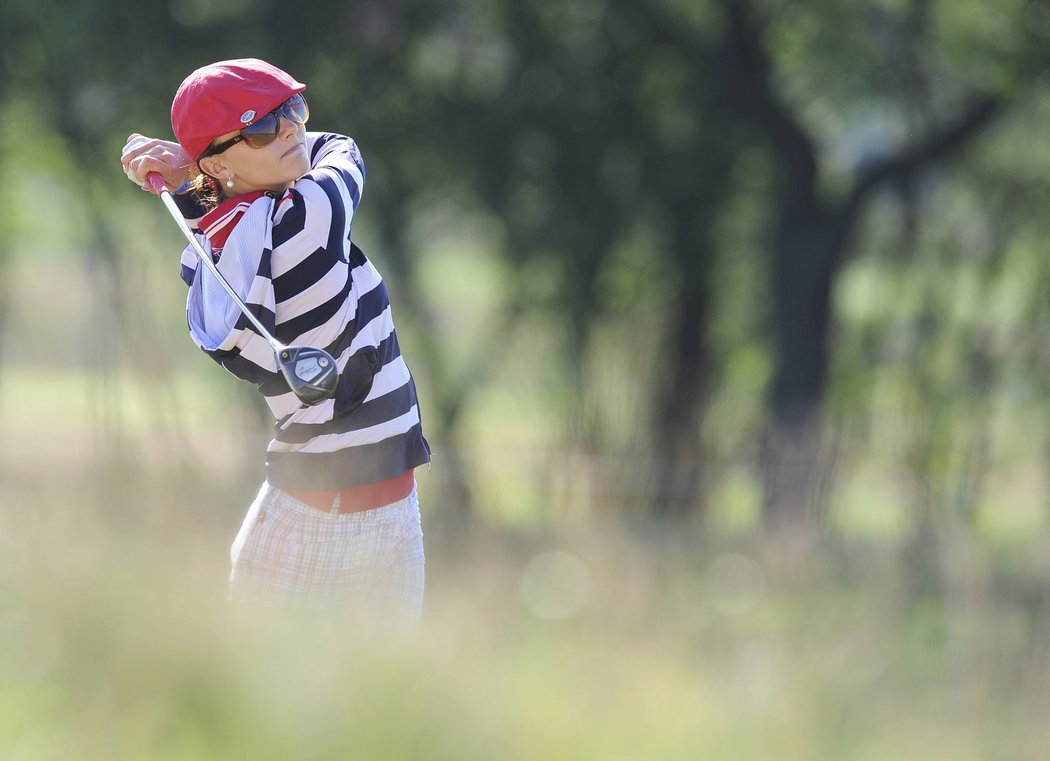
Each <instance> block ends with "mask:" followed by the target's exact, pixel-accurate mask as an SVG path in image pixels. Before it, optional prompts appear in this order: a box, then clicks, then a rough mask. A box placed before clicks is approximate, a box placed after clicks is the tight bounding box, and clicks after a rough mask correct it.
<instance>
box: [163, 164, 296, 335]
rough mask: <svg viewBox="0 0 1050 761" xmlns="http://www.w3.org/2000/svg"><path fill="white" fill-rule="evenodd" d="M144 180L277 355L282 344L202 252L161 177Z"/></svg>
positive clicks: (208, 267) (207, 267)
mask: <svg viewBox="0 0 1050 761" xmlns="http://www.w3.org/2000/svg"><path fill="white" fill-rule="evenodd" d="M146 180H147V181H148V182H149V184H150V186H151V187H152V188H153V192H154V193H156V194H157V195H158V196H160V200H161V201H163V202H164V208H166V209H167V210H168V213H170V214H171V216H172V219H174V220H175V222H176V224H178V226H179V229H180V230H182V234H183V235H185V236H186V240H188V241H189V242H190V246H192V247H193V251H194V253H196V254H197V258H198V259H199V260H200V263H201V264H203V265H204V267H205V268H206V269H207V270H208V271H209V272H210V273H211V274H212V275H214V276H215V279H216V280H217V281H218V283H219V285H221V286H222V288H223V290H224V291H226V293H228V294H229V296H230V298H231V299H233V303H234V304H236V305H237V306H238V307H239V308H240V310H241V312H242V313H243V314H244V316H245V317H247V318H248V320H249V321H250V322H251V324H252V325H254V326H255V329H256V331H258V333H259V335H261V336H262V337H263V338H265V339H266V341H267V343H269V344H270V346H271V347H272V348H273V350H274V353H275V354H276V353H279V352H280V351H281V350H282V349H284V348H285V346H284V344H282V343H281V342H280V341H278V340H277V339H276V338H274V337H273V335H272V334H271V333H270V331H269V330H267V329H266V326H265V325H263V324H262V323H261V322H260V321H259V318H257V317H256V316H255V315H254V314H252V312H251V310H250V309H248V305H247V304H245V303H244V301H243V300H242V299H241V297H240V296H239V295H237V291H235V290H234V289H233V287H232V286H231V285H230V284H229V283H227V282H226V278H224V277H223V276H222V273H220V272H219V268H218V267H216V266H215V262H213V261H212V258H211V256H209V255H208V252H207V251H205V250H204V248H203V247H202V246H201V244H200V241H198V240H197V237H196V236H195V235H194V234H193V232H192V231H191V230H190V228H189V226H188V225H187V224H186V220H185V219H183V217H182V212H181V211H179V207H178V206H176V205H175V200H174V199H173V198H172V197H171V193H170V192H168V189H167V188H166V187H165V185H164V178H163V177H161V176H160V174H159V173H158V172H150V173H149V174H148V175H147V176H146Z"/></svg>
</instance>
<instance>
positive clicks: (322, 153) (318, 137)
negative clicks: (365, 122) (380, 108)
mask: <svg viewBox="0 0 1050 761" xmlns="http://www.w3.org/2000/svg"><path fill="white" fill-rule="evenodd" d="M306 137H307V146H308V147H309V150H310V172H308V173H307V175H306V176H307V177H309V176H310V174H311V173H312V172H313V171H314V170H315V169H317V168H319V167H323V166H325V165H329V164H339V163H345V162H349V163H351V164H353V165H355V166H357V167H358V169H360V170H361V171H363V170H364V159H363V158H362V157H361V149H360V148H359V147H358V145H357V143H356V142H355V141H354V139H353V138H351V137H349V136H347V135H340V134H338V133H335V132H308V133H307V136H306Z"/></svg>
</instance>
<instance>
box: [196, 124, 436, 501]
mask: <svg viewBox="0 0 1050 761" xmlns="http://www.w3.org/2000/svg"><path fill="white" fill-rule="evenodd" d="M311 166H312V167H313V168H312V169H311V171H310V172H309V173H308V174H307V175H306V176H305V177H306V179H308V180H311V181H313V182H315V183H316V184H317V186H318V188H320V190H321V192H322V193H324V197H323V198H321V197H318V198H316V199H314V198H312V197H311V199H310V200H307V198H305V197H304V196H303V195H302V194H301V193H299V192H296V191H295V190H292V191H291V192H290V193H289V194H288V196H286V197H285V199H283V203H285V204H289V205H288V206H280V207H279V210H280V222H279V223H274V224H273V225H272V229H271V240H272V245H273V248H274V249H275V250H277V251H278V252H279V255H280V254H285V255H286V256H288V258H289V260H290V261H293V262H295V263H296V264H295V266H294V267H292V268H291V269H289V270H288V271H287V272H285V273H283V274H282V275H281V276H280V277H279V278H274V277H273V267H272V259H271V257H272V251H271V250H265V251H263V252H262V256H261V258H260V264H259V268H258V272H257V273H256V277H260V278H264V279H265V280H269V281H270V287H271V288H272V293H273V296H274V299H275V303H276V304H287V303H288V302H289V301H292V300H294V299H295V298H296V297H301V296H302V295H304V294H307V293H309V292H310V290H311V289H314V288H316V287H318V285H320V287H324V288H326V289H327V288H331V287H334V286H340V285H341V288H339V293H338V294H336V295H335V296H333V297H331V298H328V299H326V300H325V302H324V303H323V304H319V305H317V306H315V307H313V308H312V309H310V311H309V312H307V313H305V314H302V315H299V316H297V317H293V318H291V319H288V320H287V321H285V322H282V323H281V324H280V325H277V326H276V327H275V325H274V323H275V320H276V319H277V318H278V317H283V316H284V310H283V309H280V308H279V309H277V315H275V314H274V309H273V308H272V305H271V307H270V308H267V307H264V306H262V305H260V304H251V305H250V308H251V310H252V313H253V314H254V315H255V316H257V317H258V318H259V320H260V322H261V323H262V324H263V325H265V326H267V327H268V328H269V329H270V330H271V332H273V334H274V335H275V336H276V337H277V338H278V339H279V340H281V341H282V342H284V343H287V344H297V343H302V342H303V341H304V340H305V339H304V338H303V336H304V335H305V334H307V333H313V332H316V334H320V335H323V336H324V338H319V339H317V340H318V341H319V342H322V341H323V342H327V343H328V345H327V346H324V347H323V348H324V349H325V350H327V351H329V352H330V353H331V354H333V355H335V356H340V355H343V354H346V353H347V352H348V351H349V347H350V346H352V345H353V344H354V341H355V339H356V340H359V341H360V340H363V341H364V342H365V345H364V346H363V347H362V348H361V349H360V350H358V351H356V352H355V353H354V355H353V356H352V357H350V358H349V360H348V361H347V362H346V363H344V366H343V367H342V368H341V372H340V381H339V387H338V389H337V394H336V399H335V403H334V404H333V405H332V407H331V409H332V411H333V412H332V417H333V419H332V420H328V421H326V422H323V423H319V424H305V423H296V422H295V421H296V420H298V419H299V417H300V414H299V412H293V413H291V414H289V415H287V416H284V417H283V418H282V420H281V421H280V423H279V424H278V427H277V430H276V431H275V436H276V440H278V441H282V442H286V443H288V444H291V445H293V446H298V445H302V444H307V443H309V442H311V441H314V440H315V439H316V437H318V436H322V435H325V434H339V433H350V432H352V431H358V430H362V429H368V428H373V427H377V426H382V425H383V424H386V423H389V421H391V420H394V419H397V418H399V417H401V416H403V415H405V413H407V412H409V411H410V410H412V409H413V408H415V409H418V406H417V405H418V398H417V394H416V389H415V383H414V382H413V381H412V379H411V376H409V377H408V378H407V380H406V382H405V383H403V384H401V385H400V386H399V387H398V388H396V389H393V390H391V391H388V392H387V393H384V394H383V395H382V396H380V397H377V398H375V399H371V400H369V401H368V402H363V401H362V400H363V399H364V398H366V397H367V395H368V393H369V392H370V391H371V389H372V384H373V383H374V381H375V377H376V375H377V374H379V373H381V372H382V369H383V368H384V367H389V366H390V365H391V363H393V362H395V361H397V360H398V358H399V357H400V356H401V347H400V345H399V344H398V340H397V335H396V334H395V333H394V332H393V331H392V330H391V332H390V333H389V334H388V335H385V336H383V335H380V336H376V337H372V336H371V335H362V334H361V331H362V329H363V328H365V326H367V325H368V323H370V322H372V321H374V320H376V318H378V317H380V316H382V315H383V314H384V312H385V311H386V310H387V309H389V307H390V298H389V294H388V293H387V289H386V285H385V284H384V283H383V281H382V279H379V280H377V282H376V285H375V287H374V288H372V289H371V290H369V291H368V292H367V293H361V294H357V293H355V291H354V289H353V278H352V274H351V273H352V272H353V269H354V268H355V267H369V266H371V265H370V264H369V262H368V259H367V257H366V256H365V254H364V252H363V251H362V250H361V249H360V248H359V247H358V246H357V245H356V244H354V242H353V241H351V240H350V228H351V226H352V221H353V214H354V211H355V210H356V209H357V206H358V204H359V203H360V200H361V190H362V186H363V182H362V181H361V178H363V176H364V162H363V160H362V159H361V155H360V153H359V151H358V149H357V146H356V144H355V143H354V142H353V141H352V140H350V139H349V138H348V137H345V136H342V135H332V134H325V135H316V134H314V136H313V145H312V149H311ZM355 167H356V168H355ZM358 171H360V173H361V174H360V175H358ZM276 214H277V210H275V212H274V215H275V216H276ZM329 215H330V217H329ZM325 218H328V219H329V224H328V230H327V232H326V231H325V230H324V229H323V225H321V226H317V225H316V224H315V228H316V229H315V230H313V231H312V232H315V233H316V237H314V236H313V235H311V236H307V235H305V234H303V231H304V230H306V229H307V225H308V224H309V223H311V222H316V221H317V220H318V219H325ZM319 243H323V245H321V246H318V244H319ZM285 252H287V253H285ZM338 261H344V262H347V264H348V266H349V272H348V273H347V275H346V276H345V278H344V274H343V273H342V272H338V271H337V270H335V269H334V267H335V263H336V262H338ZM180 275H181V276H182V277H183V279H184V280H186V282H187V283H189V284H191V285H192V283H193V280H194V278H195V277H197V274H196V271H195V268H193V267H189V266H186V267H181V270H180ZM344 279H345V281H346V282H343V283H340V282H339V281H341V280H344ZM355 298H356V301H357V303H356V304H355V303H354V302H353V301H352V299H355ZM268 299H269V294H267V295H266V297H265V298H262V299H261V300H262V301H263V302H265V303H267V304H268V303H269V301H268ZM348 310H353V315H354V316H353V318H352V319H348V318H347V317H346V314H347V311H348ZM236 327H237V328H238V329H241V330H245V331H254V328H253V327H252V326H251V324H250V323H249V322H248V319H247V318H246V317H244V316H243V315H241V316H239V318H238V320H237V323H236ZM333 336H334V337H333ZM376 338H381V339H382V340H381V341H380V342H379V345H378V346H371V345H370V342H371V341H374V340H375V339H376ZM242 343H243V340H242ZM208 354H209V355H210V356H212V358H213V359H215V360H216V361H218V362H219V363H220V364H222V365H223V366H224V367H225V368H226V369H227V370H229V371H230V372H231V373H233V374H234V375H236V376H238V377H240V378H243V379H245V380H248V381H251V382H253V383H255V384H256V385H257V386H258V387H259V390H260V391H261V392H262V394H263V395H264V396H265V397H268V398H272V397H275V396H283V395H285V394H287V393H288V384H287V382H286V381H285V379H284V376H283V375H281V373H280V372H271V371H269V370H266V369H264V368H262V367H260V366H259V365H256V364H255V363H254V362H251V361H249V360H247V359H246V358H245V357H243V356H242V355H241V353H240V350H239V349H234V350H232V351H228V352H208ZM393 382H395V383H396V382H397V381H396V380H395V381H393ZM301 409H302V408H300V410H301ZM281 425H287V426H288V429H287V430H283V431H282V430H281V428H280V426H281ZM329 446H339V444H338V439H336V440H335V443H332V444H331V445H329ZM429 461H430V448H429V446H428V444H427V442H426V439H424V438H423V434H422V426H421V425H418V424H417V425H415V426H413V427H412V429H411V430H410V431H408V432H406V433H404V434H395V435H393V436H390V437H388V438H386V439H384V440H383V441H380V442H377V443H375V444H370V445H365V446H344V447H343V448H341V449H339V450H337V451H333V452H321V453H304V452H278V453H272V454H270V455H269V458H268V461H267V464H266V467H267V479H268V480H269V482H270V483H271V484H273V485H274V486H277V487H279V488H288V489H311V490H314V489H321V490H330V489H341V488H345V487H352V486H360V485H364V484H370V483H376V482H379V481H385V480H388V479H390V478H394V477H395V476H398V475H400V474H402V473H404V472H406V471H410V470H411V469H413V468H415V467H417V466H419V465H422V464H424V463H426V462H429Z"/></svg>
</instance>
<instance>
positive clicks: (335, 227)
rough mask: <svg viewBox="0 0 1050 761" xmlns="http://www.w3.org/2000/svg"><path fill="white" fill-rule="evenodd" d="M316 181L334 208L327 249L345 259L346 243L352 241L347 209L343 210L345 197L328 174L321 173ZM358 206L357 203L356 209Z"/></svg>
mask: <svg viewBox="0 0 1050 761" xmlns="http://www.w3.org/2000/svg"><path fill="white" fill-rule="evenodd" d="M314 180H315V182H316V183H317V186H318V187H319V188H321V190H323V191H324V194H325V195H326V196H328V203H329V205H330V206H331V208H332V222H331V227H329V228H328V242H327V243H326V244H325V247H326V248H327V249H328V250H329V251H332V252H339V256H340V257H344V256H345V250H346V241H347V240H349V239H350V230H349V229H348V225H347V224H346V209H344V208H343V196H342V194H341V193H340V192H339V184H338V183H337V182H336V181H335V179H333V178H332V177H331V176H329V175H328V173H327V172H325V173H324V174H321V173H320V172H319V173H318V175H317V176H316V177H315V178H314ZM351 190H352V188H351ZM356 206H357V204H356V203H355V204H354V207H355V208H356Z"/></svg>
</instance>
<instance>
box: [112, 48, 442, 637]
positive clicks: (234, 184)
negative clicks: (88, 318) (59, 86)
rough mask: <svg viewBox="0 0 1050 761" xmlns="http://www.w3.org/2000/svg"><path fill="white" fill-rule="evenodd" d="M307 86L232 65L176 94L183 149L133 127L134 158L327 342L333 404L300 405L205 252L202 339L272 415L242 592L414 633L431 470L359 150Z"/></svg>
mask: <svg viewBox="0 0 1050 761" xmlns="http://www.w3.org/2000/svg"><path fill="white" fill-rule="evenodd" d="M305 89H306V87H305V85H303V84H301V83H299V82H297V81H296V80H295V79H293V78H292V77H291V76H289V75H288V74H287V73H285V72H284V71H282V70H280V69H278V68H276V67H274V66H272V65H270V64H268V63H266V62H264V61H260V60H257V59H240V60H232V61H220V62H218V63H213V64H211V65H209V66H205V67H203V68H201V69H198V70H197V71H195V72H193V73H192V74H190V76H189V77H187V78H186V80H185V81H184V82H183V83H182V85H181V86H180V87H179V89H178V92H176V94H175V99H174V102H173V103H172V108H171V125H172V128H173V130H174V132H175V136H176V138H178V143H173V142H170V141H166V140H158V139H150V138H145V137H143V136H141V135H138V134H134V135H132V136H131V137H130V138H129V139H128V144H127V146H125V149H124V152H123V155H122V156H121V163H122V165H123V167H124V171H125V172H126V174H127V175H128V177H129V178H130V179H131V180H132V181H133V182H135V183H137V184H139V185H140V186H142V187H146V186H147V175H148V174H150V173H151V172H158V173H159V174H160V175H161V176H162V177H163V178H164V181H165V184H166V185H167V187H168V188H169V189H170V190H172V191H174V192H175V199H176V203H177V204H178V206H179V208H180V210H182V212H183V215H184V216H185V217H186V219H187V223H188V224H190V225H191V227H192V228H193V229H194V231H195V233H196V235H197V237H198V239H199V240H200V242H201V243H202V245H203V247H204V250H205V251H206V252H207V253H209V254H210V255H211V256H212V258H213V260H214V261H216V262H217V266H218V269H219V270H220V272H221V273H222V274H223V275H224V276H225V278H226V279H227V281H228V282H229V283H230V285H231V286H232V287H233V288H234V289H235V290H236V292H237V293H238V294H239V295H240V296H241V298H242V300H243V301H244V302H245V303H246V304H247V305H248V306H249V308H250V309H251V310H252V312H253V313H254V314H255V315H256V316H258V317H259V318H260V320H261V321H262V322H263V324H264V325H265V326H266V327H267V328H269V329H270V331H271V333H273V335H275V336H276V337H277V339H278V340H279V341H280V342H281V343H283V344H285V345H296V344H305V345H309V346H316V347H320V348H324V349H325V350H326V351H328V353H329V354H331V355H332V356H333V357H335V359H336V363H337V365H338V366H339V384H338V387H337V389H336V393H335V396H334V398H332V399H327V400H325V401H323V402H321V403H320V404H317V405H316V406H305V405H304V404H303V403H302V402H300V400H299V399H298V398H297V397H296V396H295V395H294V394H293V393H292V392H291V391H290V390H289V387H288V385H287V382H286V381H285V380H284V377H283V376H282V375H281V373H280V372H278V368H277V365H276V362H275V359H274V355H273V351H272V349H271V348H270V345H269V344H268V343H267V342H266V341H265V340H264V339H263V338H262V337H261V336H260V335H259V334H258V333H257V332H256V331H255V330H254V328H253V326H252V325H251V323H250V322H249V321H248V320H246V319H245V318H244V316H243V314H242V313H241V312H240V310H239V309H238V307H237V306H236V305H235V304H234V302H233V301H232V300H231V299H230V298H229V296H228V295H227V294H226V293H225V292H224V291H223V290H222V289H221V288H220V286H219V285H218V284H217V283H216V281H215V279H214V278H213V277H212V276H211V274H210V273H208V272H206V271H204V272H202V270H204V268H203V267H198V266H197V265H198V261H197V258H196V255H195V254H194V253H193V250H192V248H189V247H188V248H187V249H186V250H185V251H184V253H183V256H182V277H183V279H184V280H185V281H186V283H187V284H188V285H189V296H188V299H187V322H188V324H189V330H190V335H191V336H192V338H193V340H194V342H195V343H196V344H197V345H198V346H199V347H200V348H201V349H203V350H204V351H205V352H206V353H207V354H208V355H209V356H211V357H212V358H213V359H215V360H216V361H217V362H218V363H219V364H221V365H222V366H223V367H225V368H226V369H227V370H228V371H230V372H231V373H232V374H233V375H235V376H237V377H238V378H241V379H243V380H246V381H249V382H251V383H254V384H256V385H257V386H258V389H259V391H260V393H262V395H263V397H264V398H265V399H266V402H267V404H268V405H269V407H270V409H271V410H272V412H273V415H274V417H275V418H276V421H277V422H276V425H275V431H276V433H275V436H274V438H273V440H272V441H271V442H270V444H269V446H268V448H267V457H266V480H265V482H264V483H263V485H262V488H261V490H260V491H259V495H258V496H257V497H256V499H255V501H254V502H253V503H252V505H251V507H250V509H249V510H248V514H247V516H246V517H245V519H244V524H243V526H242V527H241V530H240V532H239V533H238V534H237V538H236V539H235V540H234V543H233V547H232V549H231V553H230V554H231V560H232V563H233V570H232V572H231V574H230V597H231V599H233V600H239V601H249V602H257V603H263V604H270V605H278V606H285V607H294V608H307V609H314V610H318V609H339V610H345V611H347V612H350V613H352V614H355V615H357V614H360V615H361V616H362V617H364V616H367V617H369V618H370V619H373V620H374V622H375V623H379V624H382V623H385V622H390V623H395V624H398V625H401V624H408V625H409V626H410V627H414V626H415V625H417V624H418V621H419V617H420V613H421V609H422V601H423V576H424V572H423V535H422V531H421V528H420V517H419V502H418V499H417V497H416V488H415V478H414V476H413V469H414V468H416V467H417V466H419V465H422V464H424V463H427V462H429V460H430V451H429V448H428V446H427V442H426V440H425V439H424V438H423V433H422V428H421V425H420V416H419V407H418V402H417V399H416V390H415V385H414V383H413V381H412V376H411V374H410V373H409V370H408V366H407V365H406V364H405V360H404V358H403V357H402V355H401V349H400V347H399V346H398V342H397V334H396V333H395V331H394V323H393V319H392V315H391V308H390V301H389V299H388V297H387V291H386V288H385V287H384V285H383V280H382V278H381V277H380V275H379V273H378V272H377V271H376V269H375V267H374V266H373V265H372V263H371V262H370V261H369V260H368V259H367V258H366V257H365V255H364V253H363V252H362V251H361V249H360V248H358V247H357V245H356V244H355V243H354V242H353V240H352V239H351V236H350V230H351V223H352V221H353V217H354V213H355V212H356V211H357V206H358V204H359V203H360V200H361V190H362V187H363V186H364V179H365V169H364V163H363V161H362V159H361V154H360V153H359V151H358V148H357V146H356V144H355V143H354V141H353V140H351V139H350V138H348V137H346V136H344V135H338V134H332V133H322V132H307V131H306V128H305V124H306V120H307V117H308V116H309V110H308V108H307V105H306V101H305V99H304V98H303V95H302V93H303V90H305Z"/></svg>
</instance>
